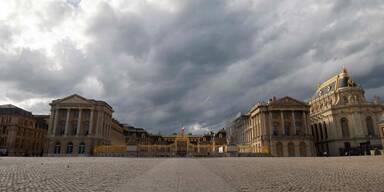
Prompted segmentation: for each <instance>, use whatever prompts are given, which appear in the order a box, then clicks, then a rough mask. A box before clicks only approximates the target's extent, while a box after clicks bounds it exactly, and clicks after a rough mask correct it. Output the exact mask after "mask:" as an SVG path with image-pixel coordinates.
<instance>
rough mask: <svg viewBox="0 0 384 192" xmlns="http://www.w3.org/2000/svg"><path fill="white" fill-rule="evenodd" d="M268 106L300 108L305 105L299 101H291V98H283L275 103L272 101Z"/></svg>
mask: <svg viewBox="0 0 384 192" xmlns="http://www.w3.org/2000/svg"><path fill="white" fill-rule="evenodd" d="M270 105H279V106H281V105H283V106H298V105H300V106H302V105H307V104H306V103H304V102H301V101H298V100H296V99H293V98H291V97H283V98H281V99H278V100H276V101H273V102H271V103H270Z"/></svg>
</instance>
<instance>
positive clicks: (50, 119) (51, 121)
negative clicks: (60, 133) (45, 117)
mask: <svg viewBox="0 0 384 192" xmlns="http://www.w3.org/2000/svg"><path fill="white" fill-rule="evenodd" d="M54 116H55V111H54V110H53V108H51V115H50V116H49V123H48V132H47V135H48V136H50V135H52V132H53V121H54V120H53V117H54Z"/></svg>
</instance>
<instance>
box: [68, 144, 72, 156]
mask: <svg viewBox="0 0 384 192" xmlns="http://www.w3.org/2000/svg"><path fill="white" fill-rule="evenodd" d="M72 152H73V143H71V142H70V143H68V144H67V154H72Z"/></svg>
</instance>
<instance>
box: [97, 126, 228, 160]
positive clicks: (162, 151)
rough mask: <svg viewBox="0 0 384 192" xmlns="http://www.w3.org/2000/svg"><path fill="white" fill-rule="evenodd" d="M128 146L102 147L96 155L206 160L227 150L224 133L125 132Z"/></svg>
mask: <svg viewBox="0 0 384 192" xmlns="http://www.w3.org/2000/svg"><path fill="white" fill-rule="evenodd" d="M126 137H127V140H126V141H127V145H120V146H119V145H115V146H108V145H102V146H98V147H96V148H95V154H96V155H98V156H140V157H146V156H147V157H148V156H150V157H185V156H188V157H206V156H218V155H220V154H224V152H225V151H226V146H227V142H226V133H225V131H224V130H223V129H222V130H220V131H218V132H217V133H213V132H211V133H210V134H205V135H192V134H185V133H184V129H181V130H180V132H179V133H178V134H175V135H167V136H162V135H153V134H150V133H148V132H146V131H145V130H144V129H142V128H133V127H130V128H129V129H128V130H127V135H126Z"/></svg>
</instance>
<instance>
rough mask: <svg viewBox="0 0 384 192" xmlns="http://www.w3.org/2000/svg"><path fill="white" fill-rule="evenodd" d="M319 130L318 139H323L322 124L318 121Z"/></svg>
mask: <svg viewBox="0 0 384 192" xmlns="http://www.w3.org/2000/svg"><path fill="white" fill-rule="evenodd" d="M319 132H320V140H323V139H324V135H323V126H322V125H321V123H319Z"/></svg>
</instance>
